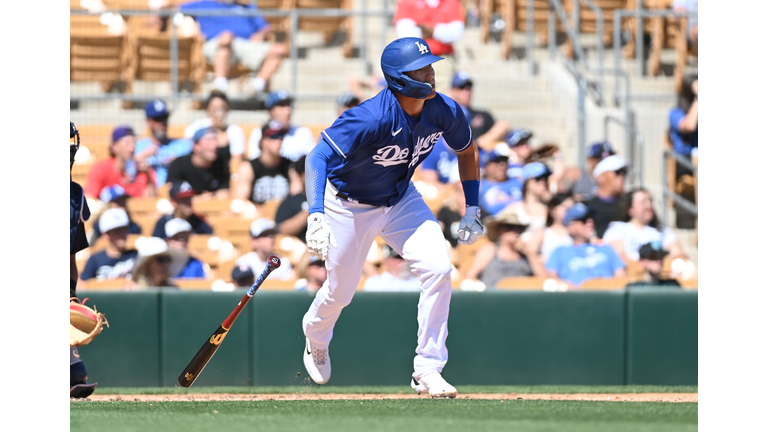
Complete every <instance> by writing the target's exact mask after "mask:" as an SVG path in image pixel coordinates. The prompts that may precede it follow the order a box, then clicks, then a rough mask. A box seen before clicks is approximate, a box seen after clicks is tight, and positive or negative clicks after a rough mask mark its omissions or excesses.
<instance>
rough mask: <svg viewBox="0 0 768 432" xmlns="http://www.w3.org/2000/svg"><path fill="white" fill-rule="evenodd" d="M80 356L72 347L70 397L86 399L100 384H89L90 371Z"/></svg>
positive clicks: (70, 355)
mask: <svg viewBox="0 0 768 432" xmlns="http://www.w3.org/2000/svg"><path fill="white" fill-rule="evenodd" d="M79 356H80V355H79V354H78V353H77V350H76V349H75V348H74V347H71V349H70V354H69V358H70V361H69V397H71V398H86V397H88V396H90V395H91V393H93V391H94V390H95V389H96V386H98V385H99V384H98V383H91V384H89V383H88V371H87V370H86V369H85V363H83V361H82V360H80V359H79Z"/></svg>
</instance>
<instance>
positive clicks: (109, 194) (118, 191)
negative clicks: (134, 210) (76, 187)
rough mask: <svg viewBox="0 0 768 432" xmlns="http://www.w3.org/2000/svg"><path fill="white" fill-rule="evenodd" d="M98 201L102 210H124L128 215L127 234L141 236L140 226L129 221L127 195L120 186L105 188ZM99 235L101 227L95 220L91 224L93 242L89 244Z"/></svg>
mask: <svg viewBox="0 0 768 432" xmlns="http://www.w3.org/2000/svg"><path fill="white" fill-rule="evenodd" d="M99 200H101V202H102V203H104V210H107V209H111V208H121V209H123V210H125V212H126V214H127V215H128V234H141V226H139V224H137V223H136V222H134V221H132V220H131V214H130V213H129V212H128V206H127V204H126V202H127V200H128V195H127V194H126V193H125V189H123V188H122V186H120V185H117V184H114V185H112V186H107V187H105V188H104V189H102V190H101V194H100V195H99ZM101 234H102V233H101V227H100V226H99V219H98V218H97V219H95V221H94V224H93V234H92V236H91V238H92V239H93V240H92V242H91V244H92V243H93V242H95V241H96V240H98V238H99V237H101Z"/></svg>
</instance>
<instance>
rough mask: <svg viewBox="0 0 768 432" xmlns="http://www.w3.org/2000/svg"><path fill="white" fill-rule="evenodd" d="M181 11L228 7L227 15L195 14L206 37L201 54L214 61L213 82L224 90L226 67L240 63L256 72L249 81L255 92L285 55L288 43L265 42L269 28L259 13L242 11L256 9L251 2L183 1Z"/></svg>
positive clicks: (219, 0)
mask: <svg viewBox="0 0 768 432" xmlns="http://www.w3.org/2000/svg"><path fill="white" fill-rule="evenodd" d="M180 10H181V12H182V13H188V12H189V13H191V12H192V11H199V10H211V11H229V12H232V15H227V16H194V19H195V21H197V22H198V23H199V24H200V32H201V33H202V34H203V37H204V38H205V43H204V44H203V55H204V56H205V59H206V60H207V61H208V63H209V64H212V65H213V74H214V77H215V78H214V81H213V85H214V86H215V87H216V88H217V89H219V90H221V91H222V92H224V93H226V92H227V88H228V80H227V78H228V77H229V71H230V69H231V68H232V67H234V66H236V65H237V64H238V62H239V63H242V64H243V65H245V66H246V67H247V68H248V69H249V70H251V71H254V72H256V71H257V73H256V77H255V78H253V80H252V81H251V85H252V86H253V89H254V92H255V93H257V94H259V93H262V92H264V89H265V88H267V83H269V80H270V78H271V77H272V75H274V73H275V72H277V70H278V69H279V68H280V65H281V64H282V62H283V59H285V57H286V56H287V55H288V47H287V45H286V44H284V43H282V42H267V40H266V37H267V35H269V33H270V32H271V30H272V28H271V26H270V25H269V23H268V22H267V20H265V19H264V17H262V16H260V15H256V16H243V15H238V14H240V13H242V12H251V11H255V10H257V8H256V5H255V3H254V4H247V5H246V4H241V3H239V2H234V1H231V0H203V1H194V2H190V3H184V4H182V5H181V7H180Z"/></svg>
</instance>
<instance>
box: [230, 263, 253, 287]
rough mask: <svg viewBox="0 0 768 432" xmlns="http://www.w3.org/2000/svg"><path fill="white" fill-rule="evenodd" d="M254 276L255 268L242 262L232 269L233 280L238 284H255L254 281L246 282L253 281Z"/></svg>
mask: <svg viewBox="0 0 768 432" xmlns="http://www.w3.org/2000/svg"><path fill="white" fill-rule="evenodd" d="M253 277H254V275H253V270H251V267H250V266H248V265H246V264H240V265H239V266H235V268H233V269H232V281H233V282H235V283H236V284H237V285H238V286H246V285H253V283H246V282H251V281H252V280H253Z"/></svg>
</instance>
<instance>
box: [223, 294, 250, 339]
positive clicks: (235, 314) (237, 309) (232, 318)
mask: <svg viewBox="0 0 768 432" xmlns="http://www.w3.org/2000/svg"><path fill="white" fill-rule="evenodd" d="M250 299H251V297H250V296H249V295H248V294H246V295H244V296H243V299H242V300H240V303H238V304H237V306H236V307H235V309H234V310H233V311H232V313H230V314H229V316H228V317H227V319H225V320H224V322H223V323H221V326H222V327H224V330H229V329H231V328H232V324H234V323H235V320H236V319H237V317H238V316H240V312H242V311H243V308H244V307H245V305H247V304H248V301H249V300H250Z"/></svg>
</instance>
